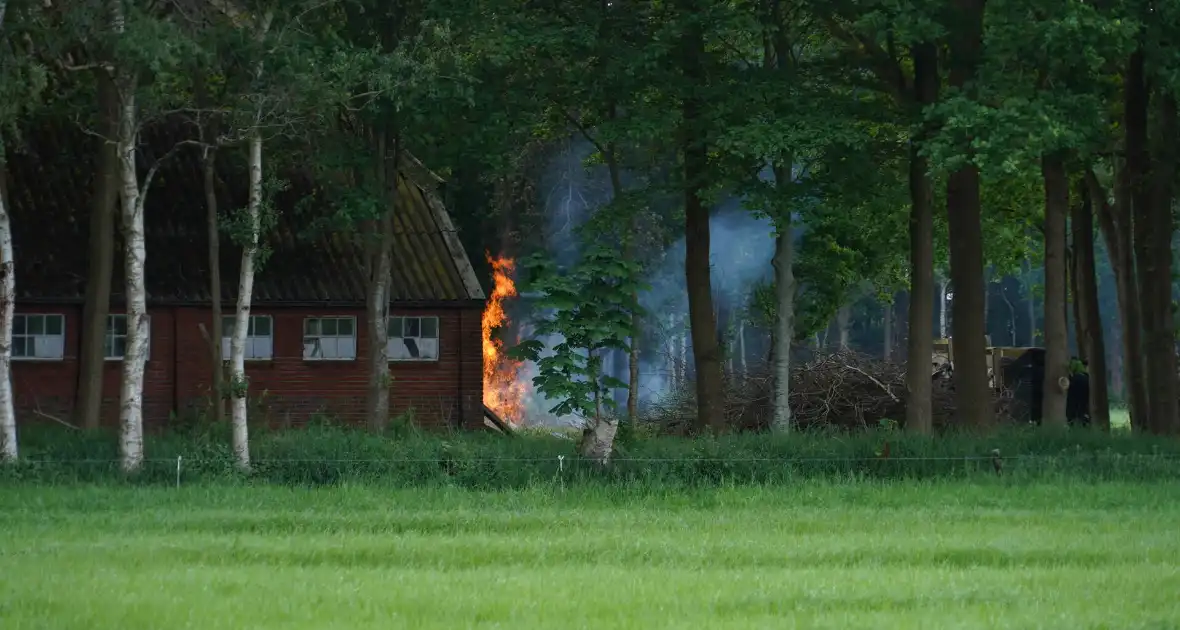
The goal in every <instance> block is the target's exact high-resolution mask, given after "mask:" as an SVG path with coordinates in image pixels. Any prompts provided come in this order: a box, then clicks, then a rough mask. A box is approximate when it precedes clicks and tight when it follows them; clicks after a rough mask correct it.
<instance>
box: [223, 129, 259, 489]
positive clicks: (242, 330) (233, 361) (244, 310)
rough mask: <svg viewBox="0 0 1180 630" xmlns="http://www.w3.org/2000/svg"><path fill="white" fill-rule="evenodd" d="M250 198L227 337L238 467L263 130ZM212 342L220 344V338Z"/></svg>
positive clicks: (245, 455) (255, 141)
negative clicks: (230, 332)
mask: <svg viewBox="0 0 1180 630" xmlns="http://www.w3.org/2000/svg"><path fill="white" fill-rule="evenodd" d="M249 150H250V155H249V163H248V168H249V170H250V199H249V202H248V204H247V206H246V212H247V216H248V220H249V223H250V234H249V235H248V236H247V240H246V242H245V243H243V244H242V265H241V270H240V271H239V274H238V305H237V310H236V312H235V317H234V331H233V337H232V338H231V339H230V344H229V356H230V360H229V362H230V391H231V392H232V397H231V400H232V401H233V405H232V408H231V410H230V412H231V419H232V424H233V448H234V459H235V460H236V461H237V464H238V468H239V469H241V470H243V471H248V470H250V422H249V420H250V419H249V417H248V404H247V403H248V401H249V398H248V396H249V381H248V380H247V379H246V336H247V334H248V333H249V331H250V301H251V298H252V297H253V295H254V265H255V264H256V261H257V259H258V239H259V237H260V232H261V231H262V132H261V130H260V129H258V128H254V129H252V130H251V131H250V146H249ZM215 345H221V344H220V340H219V341H218V343H217V344H215Z"/></svg>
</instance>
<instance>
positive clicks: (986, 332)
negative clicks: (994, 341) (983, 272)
mask: <svg viewBox="0 0 1180 630" xmlns="http://www.w3.org/2000/svg"><path fill="white" fill-rule="evenodd" d="M991 310H992V284H991V282H990V279H989V278H988V277H987V276H984V278H983V338H984V343H985V344H986V345H991V340H990V339H989V336H990V335H991V329H990V328H988V327H987V323H988V322H989V321H991Z"/></svg>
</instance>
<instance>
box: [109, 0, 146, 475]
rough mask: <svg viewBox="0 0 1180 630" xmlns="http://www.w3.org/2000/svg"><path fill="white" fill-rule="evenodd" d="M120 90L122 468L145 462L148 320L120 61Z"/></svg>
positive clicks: (130, 80)
mask: <svg viewBox="0 0 1180 630" xmlns="http://www.w3.org/2000/svg"><path fill="white" fill-rule="evenodd" d="M108 7H109V10H110V19H111V31H112V32H113V33H114V34H115V36H116V37H122V36H123V35H124V30H125V25H126V17H125V15H124V13H123V3H122V1H121V0H111V1H110V2H109V4H108ZM114 81H115V88H116V90H118V92H117V93H118V95H119V133H118V139H117V142H116V146H115V151H116V153H117V155H118V159H119V202H120V207H121V211H122V219H123V270H124V271H123V273H124V277H125V279H126V288H125V291H124V292H125V293H126V300H127V344H126V347H125V350H124V354H123V381H122V384H121V387H120V390H119V428H120V442H119V448H120V455H121V459H122V465H123V470H124V471H125V472H135V471H138V470H139V469H140V468H141V467H142V465H143V380H144V369H145V367H146V364H147V354H148V334H149V324H148V315H147V288H146V286H145V283H144V263H145V261H146V259H147V251H146V250H147V247H146V245H145V243H144V229H143V212H144V196H143V195H142V194H141V193H140V188H139V176H138V173H137V172H136V170H135V145H136V140H137V136H138V135H139V119H138V115H137V110H136V93H135V92H136V88H137V82H138V81H137V77H136V74H135V72H133V71H131V70H129V69H128V68H126V67H124V66H123V65H121V64H116V68H115V76H114Z"/></svg>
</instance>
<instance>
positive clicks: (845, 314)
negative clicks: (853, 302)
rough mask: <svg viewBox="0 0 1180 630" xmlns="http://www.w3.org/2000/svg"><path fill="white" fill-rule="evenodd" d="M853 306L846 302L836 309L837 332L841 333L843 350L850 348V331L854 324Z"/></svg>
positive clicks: (841, 347)
mask: <svg viewBox="0 0 1180 630" xmlns="http://www.w3.org/2000/svg"><path fill="white" fill-rule="evenodd" d="M851 320H852V307H851V306H849V305H847V304H845V305H844V306H841V307H840V308H839V309H838V310H837V311H836V334H837V335H839V339H840V341H839V343H840V346H839V347H840V349H841V350H847V349H848V332H849V328H851V326H852V321H851Z"/></svg>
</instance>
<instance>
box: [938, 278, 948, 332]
mask: <svg viewBox="0 0 1180 630" xmlns="http://www.w3.org/2000/svg"><path fill="white" fill-rule="evenodd" d="M947 288H948V287H947V279H946V278H939V279H938V338H939V339H946V338H947V327H946V294H947Z"/></svg>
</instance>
